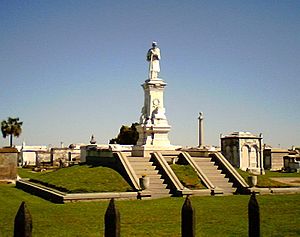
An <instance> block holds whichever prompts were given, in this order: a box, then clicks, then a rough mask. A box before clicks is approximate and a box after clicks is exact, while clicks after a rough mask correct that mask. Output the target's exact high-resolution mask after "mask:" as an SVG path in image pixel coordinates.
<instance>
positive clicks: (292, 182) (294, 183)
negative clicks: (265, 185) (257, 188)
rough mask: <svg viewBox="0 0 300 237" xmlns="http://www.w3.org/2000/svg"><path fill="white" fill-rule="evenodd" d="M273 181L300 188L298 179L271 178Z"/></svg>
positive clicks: (299, 179)
mask: <svg viewBox="0 0 300 237" xmlns="http://www.w3.org/2000/svg"><path fill="white" fill-rule="evenodd" d="M271 179H272V180H274V181H278V182H281V183H285V184H288V185H290V186H300V178H298V177H283V178H271Z"/></svg>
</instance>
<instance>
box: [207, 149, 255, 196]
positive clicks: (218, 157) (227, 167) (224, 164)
mask: <svg viewBox="0 0 300 237" xmlns="http://www.w3.org/2000/svg"><path fill="white" fill-rule="evenodd" d="M210 157H211V158H212V160H213V161H214V162H216V164H217V165H218V166H219V167H220V168H221V169H222V170H223V172H224V173H226V174H227V176H228V177H229V180H230V181H231V182H233V183H234V185H235V186H236V187H237V189H238V192H240V193H248V192H249V190H248V188H249V185H248V184H247V183H246V181H245V180H244V179H243V178H242V177H241V175H240V174H239V173H238V172H237V171H236V169H235V168H234V167H233V166H232V165H231V164H230V163H229V161H228V160H226V158H225V157H224V156H223V155H222V154H221V153H220V152H215V153H212V154H210Z"/></svg>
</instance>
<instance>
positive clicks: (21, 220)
mask: <svg viewBox="0 0 300 237" xmlns="http://www.w3.org/2000/svg"><path fill="white" fill-rule="evenodd" d="M31 236H32V218H31V214H30V212H29V210H28V209H27V207H26V204H25V202H22V203H21V205H20V207H19V210H18V212H17V214H16V217H15V226H14V237H31Z"/></svg>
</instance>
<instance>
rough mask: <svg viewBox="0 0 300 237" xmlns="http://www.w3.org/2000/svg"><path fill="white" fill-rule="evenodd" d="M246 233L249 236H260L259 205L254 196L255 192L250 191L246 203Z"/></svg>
mask: <svg viewBox="0 0 300 237" xmlns="http://www.w3.org/2000/svg"><path fill="white" fill-rule="evenodd" d="M248 222H249V226H248V228H249V229H248V235H249V237H259V236H260V217H259V206H258V202H257V200H256V197H255V192H252V194H251V197H250V200H249V203H248Z"/></svg>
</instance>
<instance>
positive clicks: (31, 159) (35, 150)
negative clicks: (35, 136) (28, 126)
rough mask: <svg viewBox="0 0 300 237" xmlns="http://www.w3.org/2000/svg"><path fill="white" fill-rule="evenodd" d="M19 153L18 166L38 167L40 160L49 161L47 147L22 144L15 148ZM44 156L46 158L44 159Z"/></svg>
mask: <svg viewBox="0 0 300 237" xmlns="http://www.w3.org/2000/svg"><path fill="white" fill-rule="evenodd" d="M17 149H18V151H19V164H20V165H21V166H23V165H32V166H35V165H38V164H39V161H40V159H41V158H43V160H44V159H47V158H48V159H50V152H49V149H48V147H47V146H27V145H25V142H23V144H22V146H19V147H17ZM45 156H46V158H45Z"/></svg>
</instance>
